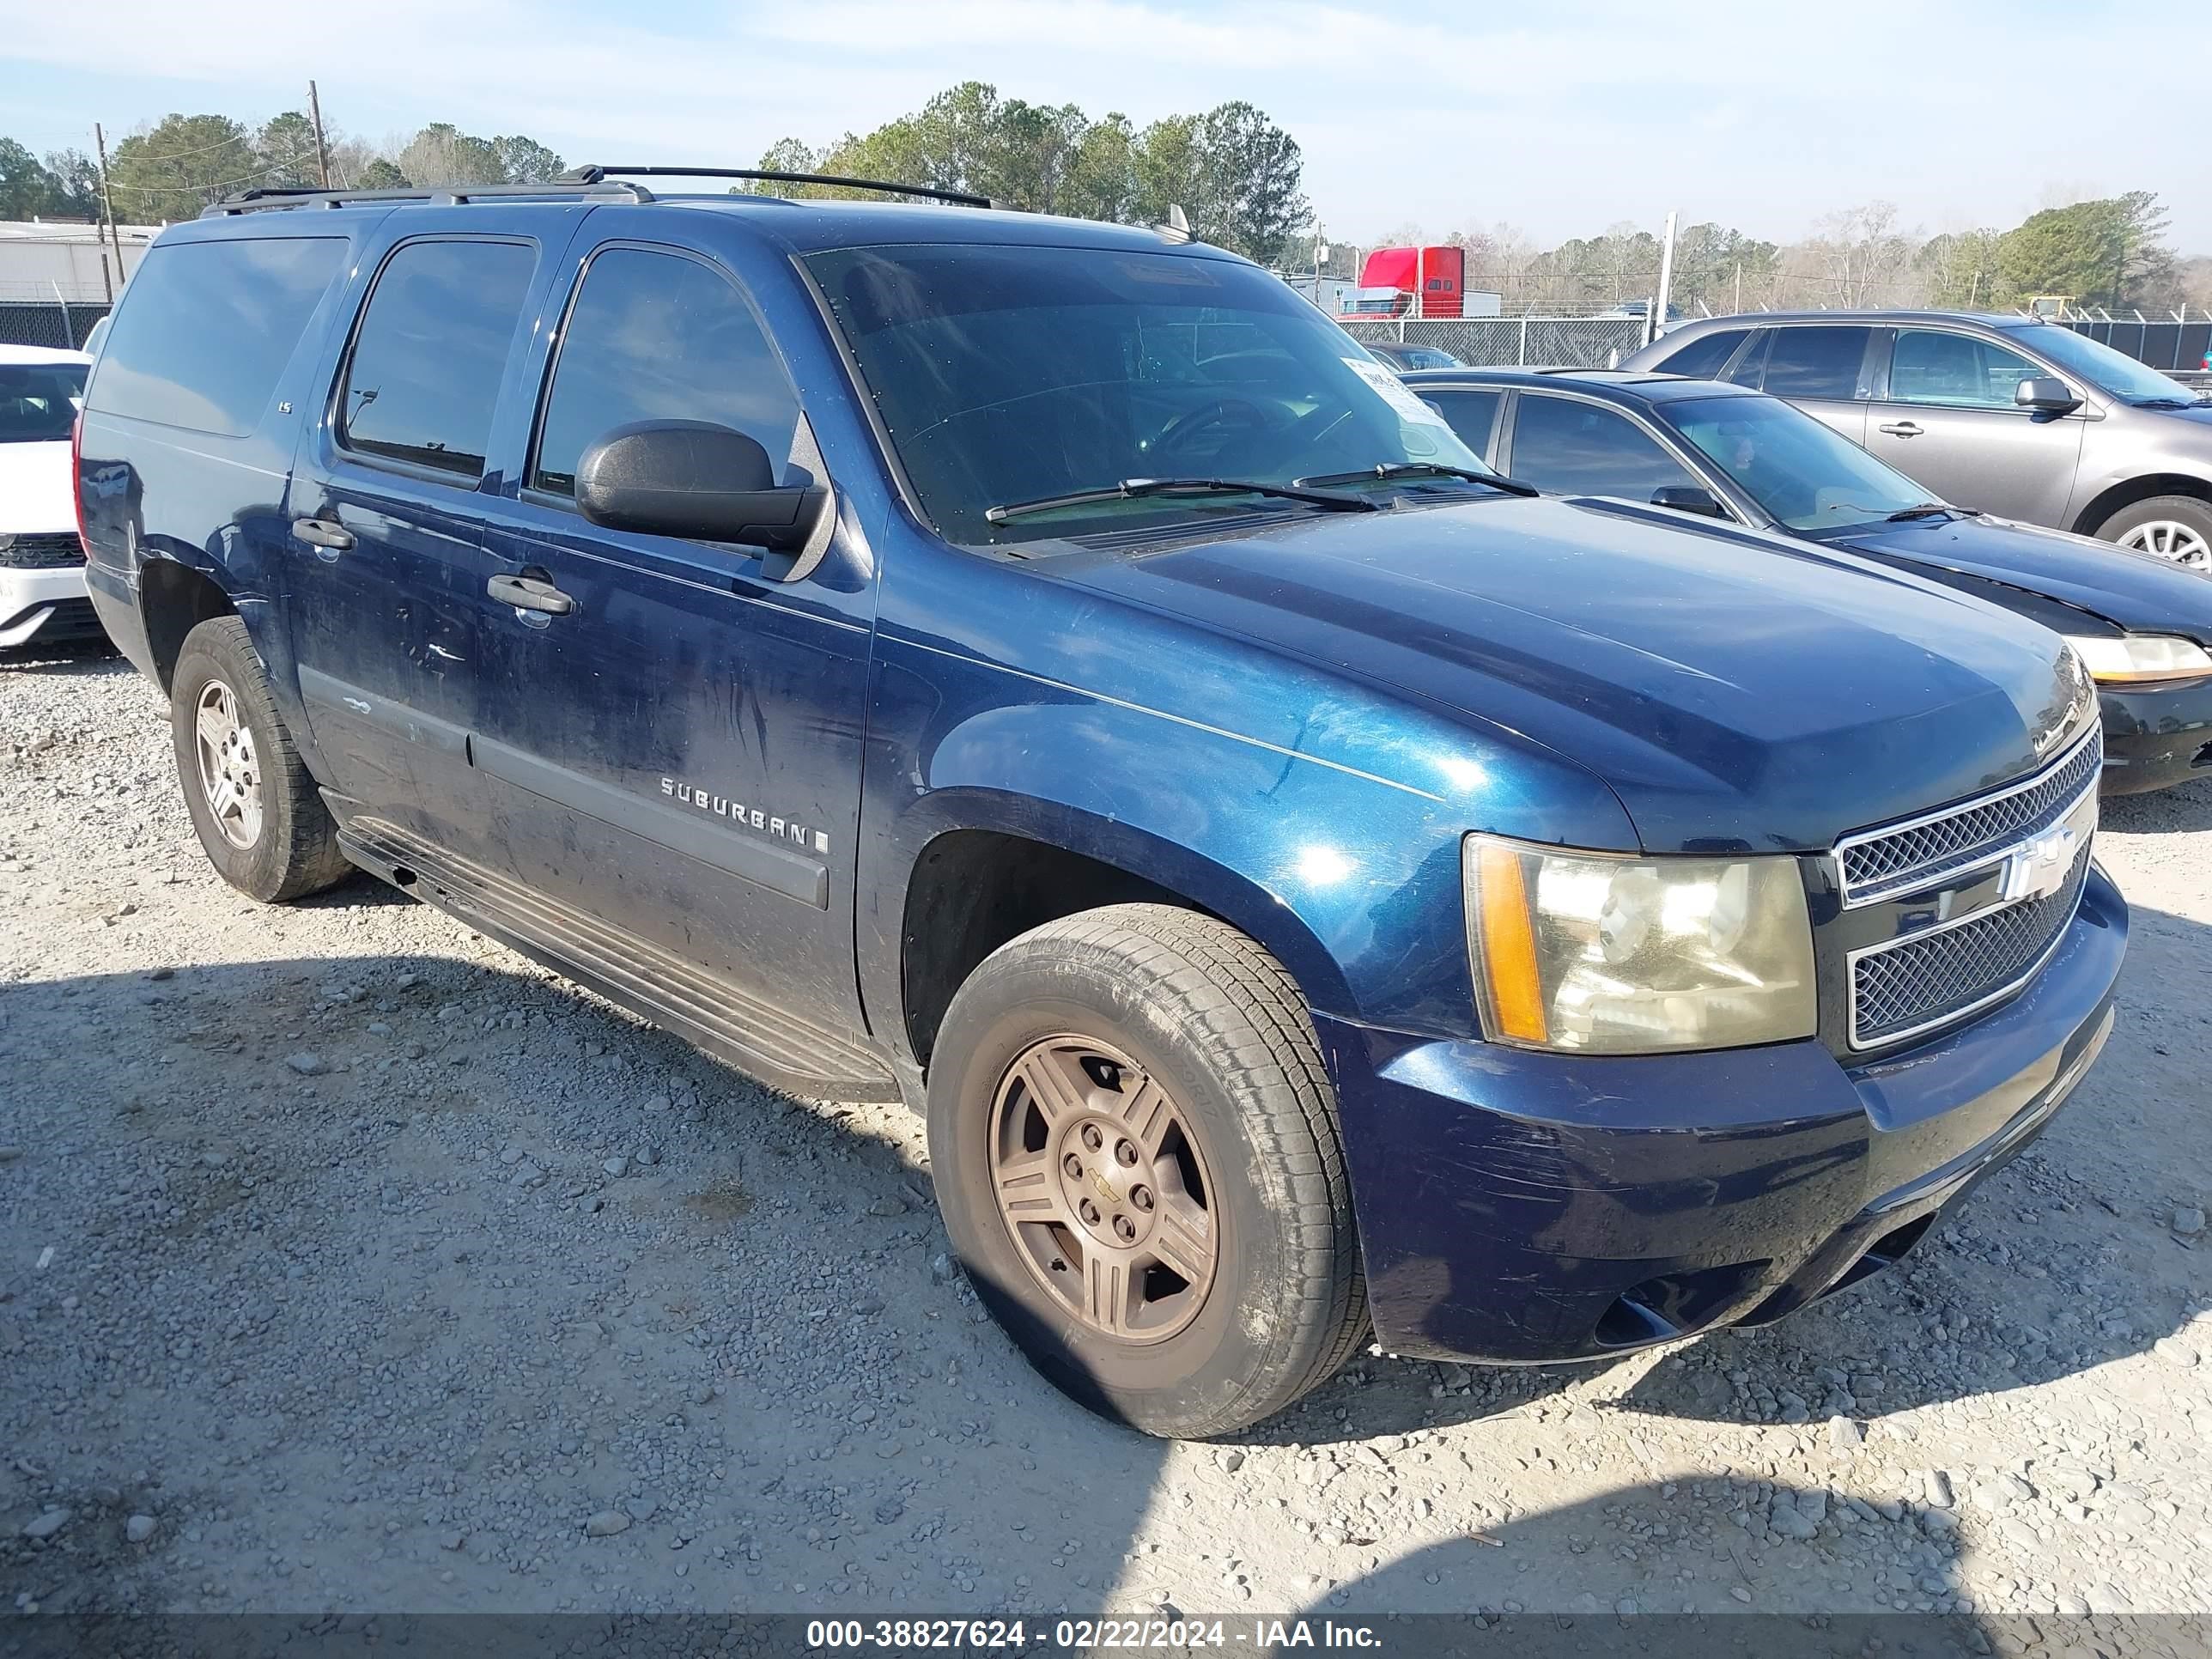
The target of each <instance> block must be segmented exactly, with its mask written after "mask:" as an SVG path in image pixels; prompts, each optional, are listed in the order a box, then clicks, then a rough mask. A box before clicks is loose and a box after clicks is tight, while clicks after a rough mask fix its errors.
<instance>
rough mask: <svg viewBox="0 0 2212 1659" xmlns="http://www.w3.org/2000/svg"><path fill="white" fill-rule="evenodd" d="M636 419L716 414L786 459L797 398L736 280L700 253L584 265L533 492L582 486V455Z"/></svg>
mask: <svg viewBox="0 0 2212 1659" xmlns="http://www.w3.org/2000/svg"><path fill="white" fill-rule="evenodd" d="M633 421H711V422H714V423H715V424H716V425H718V426H727V427H734V428H737V429H738V431H740V432H742V433H744V434H745V435H746V436H748V437H750V438H754V439H757V440H758V441H759V443H760V446H761V447H762V448H763V449H765V450H767V451H768V454H769V460H771V461H772V462H775V464H776V465H777V466H778V467H779V468H780V467H781V465H782V464H783V462H784V460H785V459H786V458H787V457H788V456H789V455H790V453H791V440H792V435H793V432H794V431H795V430H796V429H797V428H798V425H799V397H798V394H797V393H796V392H793V389H792V385H791V381H790V379H789V377H788V376H787V375H786V374H784V372H783V365H782V364H781V362H778V361H777V359H776V356H775V351H774V349H772V348H771V347H770V346H769V343H768V337H767V336H766V335H764V334H763V332H762V331H761V326H760V325H759V324H758V323H757V322H756V321H755V320H754V319H753V313H752V312H751V310H750V308H749V307H747V306H746V304H745V302H744V300H743V299H741V298H740V297H739V296H738V291H737V289H734V288H732V286H731V285H730V283H729V280H728V279H727V278H726V277H725V276H722V275H721V274H720V272H719V271H716V270H711V269H709V268H708V266H706V265H703V264H700V263H699V262H698V261H697V260H696V259H687V258H681V257H680V256H678V255H676V254H672V253H649V252H645V251H644V250H643V249H641V248H627V247H616V248H609V249H607V250H606V251H605V252H602V253H601V254H599V256H598V257H597V258H594V259H593V260H592V263H591V267H590V269H589V270H586V272H585V273H584V286H583V289H582V291H581V292H580V293H579V294H578V295H577V296H576V303H575V305H574V307H572V308H571V310H570V311H569V313H568V330H567V332H566V333H565V334H564V335H563V336H562V342H561V356H560V360H559V361H558V362H556V364H555V365H554V369H553V387H552V391H551V392H550V394H549V395H548V397H547V398H546V400H545V422H544V428H543V431H542V434H541V435H540V437H539V439H538V460H537V465H536V467H535V469H534V470H533V471H532V473H531V477H530V482H531V485H532V488H533V489H544V490H550V491H551V492H552V493H553V494H555V495H574V494H575V493H576V463H577V460H578V459H580V457H581V456H582V454H583V453H584V451H585V450H586V449H588V448H590V447H591V446H592V445H593V444H594V443H596V442H598V441H599V440H600V439H601V438H603V437H605V435H607V434H608V433H609V432H611V431H612V430H613V429H614V428H616V427H618V426H626V425H628V424H629V422H633Z"/></svg>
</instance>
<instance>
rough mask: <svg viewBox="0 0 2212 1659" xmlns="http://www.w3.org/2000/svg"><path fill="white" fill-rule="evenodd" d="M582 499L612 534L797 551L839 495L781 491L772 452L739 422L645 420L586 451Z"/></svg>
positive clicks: (580, 471)
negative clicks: (740, 427) (735, 425)
mask: <svg viewBox="0 0 2212 1659" xmlns="http://www.w3.org/2000/svg"><path fill="white" fill-rule="evenodd" d="M576 505H577V507H579V508H580V509H581V511H582V513H583V514H584V516H585V517H586V518H587V519H589V520H591V521H592V523H593V524H596V525H604V526H606V528H608V529H609V530H631V531H636V532H639V533H641V534H643V535H647V536H678V537H681V538H683V539H684V540H685V541H693V542H738V543H740V544H744V545H745V546H748V547H764V548H767V549H768V550H769V551H771V552H775V553H797V552H799V550H802V549H803V548H805V546H806V545H807V544H808V543H809V542H811V541H812V540H813V539H814V538H815V536H816V534H817V532H818V531H820V530H821V529H822V527H823V521H824V520H825V519H826V518H827V516H828V514H829V510H830V495H829V487H828V486H827V485H825V484H793V485H787V486H784V487H781V488H779V487H778V486H777V484H776V482H775V465H774V464H773V463H771V462H770V461H769V458H768V451H766V450H765V449H763V448H762V447H761V446H760V443H759V441H757V439H754V438H750V437H748V436H746V435H745V434H744V433H742V432H739V431H737V430H735V429H734V428H730V427H726V426H717V425H715V424H714V422H711V421H639V422H634V423H633V424H631V425H629V426H618V427H617V428H615V429H614V430H613V431H611V432H610V433H608V434H607V435H605V437H603V438H601V439H600V440H599V441H598V442H597V443H595V444H593V445H592V446H591V447H590V448H588V449H586V451H585V452H584V453H583V457H582V459H580V460H579V461H578V462H577V463H576Z"/></svg>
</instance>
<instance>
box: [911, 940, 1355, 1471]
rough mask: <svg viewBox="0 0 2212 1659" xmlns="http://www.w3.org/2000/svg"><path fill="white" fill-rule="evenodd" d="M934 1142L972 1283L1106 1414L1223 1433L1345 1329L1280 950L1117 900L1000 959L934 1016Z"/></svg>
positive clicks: (1347, 1251) (1342, 1210) (1181, 1431)
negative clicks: (938, 1026)
mask: <svg viewBox="0 0 2212 1659" xmlns="http://www.w3.org/2000/svg"><path fill="white" fill-rule="evenodd" d="M929 1140H930V1160H931V1164H932V1168H933V1174H934V1176H935V1177H936V1181H937V1184H938V1190H939V1203H940V1205H941V1206H942V1208H943V1212H944V1215H945V1226H946V1229H947V1231H949V1232H950V1234H951V1238H952V1243H953V1245H954V1248H955V1249H957V1251H958V1253H959V1255H960V1258H961V1260H962V1261H963V1264H964V1265H965V1266H966V1267H967V1268H968V1271H969V1277H970V1278H971V1279H973V1281H974V1282H975V1286H976V1289H977V1291H978V1293H979V1294H980V1295H981V1297H982V1298H983V1300H984V1302H985V1304H987V1306H988V1307H989V1308H990V1310H991V1311H992V1312H993V1313H994V1315H996V1316H997V1317H998V1319H999V1320H1000V1323H1001V1324H1003V1325H1004V1326H1005V1327H1006V1330H1007V1332H1008V1334H1011V1335H1012V1337H1013V1339H1014V1340H1015V1342H1016V1343H1017V1344H1018V1346H1020V1347H1021V1349H1022V1351H1023V1352H1024V1353H1025V1354H1026V1355H1027V1356H1028V1357H1029V1358H1030V1363H1031V1364H1034V1365H1036V1368H1037V1369H1038V1370H1041V1371H1042V1372H1043V1373H1044V1375H1045V1376H1047V1377H1048V1378H1050V1379H1051V1380H1052V1381H1053V1382H1054V1383H1056V1384H1058V1385H1059V1386H1060V1388H1061V1389H1065V1390H1066V1392H1067V1393H1069V1394H1070V1395H1073V1396H1074V1397H1075V1398H1076V1399H1077V1400H1079V1401H1081V1402H1082V1403H1083V1404H1085V1405H1086V1406H1088V1407H1091V1409H1092V1410H1094V1411H1097V1412H1099V1413H1103V1415H1106V1416H1108V1417H1110V1418H1113V1419H1116V1420H1118V1421H1121V1422H1124V1423H1127V1424H1129V1425H1133V1426H1134V1427H1136V1428H1139V1429H1142V1430H1144V1431H1146V1432H1148V1433H1152V1434H1162V1435H1173V1436H1181V1437H1196V1436H1205V1435H1213V1434H1225V1433H1230V1432H1232V1431H1236V1430H1237V1429H1241V1428H1244V1427H1247V1426H1249V1425H1251V1424H1253V1423H1255V1422H1257V1421H1259V1420H1260V1419H1262V1418H1265V1417H1268V1416H1271V1415H1273V1413H1276V1412H1278V1411H1280V1410H1281V1409H1282V1408H1283V1407H1285V1406H1288V1405H1289V1404H1291V1402H1292V1401H1295V1400H1297V1398H1298V1397H1299V1396H1300V1395H1303V1394H1304V1393H1305V1392H1306V1391H1307V1390H1308V1389H1311V1388H1313V1387H1314V1386H1315V1385H1316V1383H1320V1382H1322V1380H1323V1379H1324V1378H1326V1377H1328V1376H1329V1375H1330V1374H1331V1373H1332V1372H1334V1370H1336V1369H1337V1367H1338V1366H1340V1364H1343V1362H1344V1360H1345V1358H1346V1356H1347V1355H1348V1354H1349V1353H1350V1352H1352V1348H1353V1347H1354V1346H1357V1344H1358V1341H1359V1340H1360V1339H1361V1337H1362V1336H1363V1335H1364V1333H1365V1330H1366V1296H1365V1290H1364V1285H1363V1284H1362V1282H1361V1279H1360V1275H1359V1265H1358V1241H1357V1238H1356V1237H1355V1233H1354V1229H1353V1225H1352V1206H1351V1194H1350V1191H1349V1187H1348V1183H1347V1181H1346V1174H1345V1168H1344V1158H1343V1151H1342V1147H1341V1145H1340V1140H1339V1137H1338V1133H1337V1127H1336V1115H1335V1102H1334V1095H1333V1093H1332V1091H1331V1090H1330V1088H1329V1084H1328V1075H1327V1073H1326V1072H1325V1071H1324V1070H1323V1068H1322V1061H1321V1054H1320V1049H1319V1046H1318V1044H1317V1042H1316V1040H1315V1036H1314V1032H1313V1024H1312V1021H1311V1020H1310V1018H1309V1017H1308V1015H1307V1013H1306V1011H1305V1006H1304V1002H1303V1000H1301V999H1300V997H1299V996H1298V994H1297V987H1295V985H1294V984H1293V983H1292V982H1291V978H1290V975H1288V974H1287V973H1286V972H1285V970H1284V969H1283V967H1282V965H1281V964H1280V963H1278V962H1276V961H1275V959H1274V958H1273V957H1272V956H1270V955H1269V954H1268V953H1267V951H1265V950H1263V949H1262V948H1261V946H1260V945H1257V944H1256V943H1255V942H1254V941H1253V940H1251V939H1248V938H1247V937H1245V936H1244V935H1243V934H1242V933H1237V931H1236V930H1235V929H1234V928H1231V927H1228V926H1226V925H1225V924H1224V923H1222V922H1219V921H1214V920H1212V918H1210V917H1206V916H1201V915H1195V914H1193V913H1191V912H1188V911H1183V910H1177V909H1174V908H1170V907H1167V906H1163V905H1150V904H1131V905H1116V906H1113V907H1110V908H1105V909H1099V910H1092V911H1087V912H1085V913H1083V914H1082V915H1076V916H1071V917H1068V918H1066V919H1065V920H1063V921H1056V922H1051V923H1048V924H1047V925H1046V926H1044V927H1039V928H1037V929H1036V930H1035V931H1033V932H1031V933H1025V934H1024V935H1022V936H1021V937H1020V938H1019V939H1015V940H1013V941H1012V943H1010V944H1008V945H1006V946H1004V947H1003V948H1001V949H1000V951H997V952H996V953H994V955H993V956H992V957H989V958H988V959H987V960H986V961H985V962H984V963H983V964H982V965H981V967H979V968H978V969H976V970H975V973H974V974H973V975H971V976H970V977H969V980H968V981H967V983H966V984H964V985H963V986H962V987H961V989H960V992H959V994H958V995H957V996H956V997H955V998H954V999H953V1002H952V1006H951V1009H950V1010H949V1011H948V1012H947V1013H946V1016H945V1024H944V1027H943V1029H942V1030H941V1032H940V1034H939V1039H938V1042H937V1047H936V1052H935V1054H934V1055H933V1061H932V1066H931V1073H930V1084H929Z"/></svg>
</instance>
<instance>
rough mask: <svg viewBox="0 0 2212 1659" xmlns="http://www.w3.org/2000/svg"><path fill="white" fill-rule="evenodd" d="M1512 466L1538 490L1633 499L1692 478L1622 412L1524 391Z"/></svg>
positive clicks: (1515, 473) (1515, 424) (1515, 429)
mask: <svg viewBox="0 0 2212 1659" xmlns="http://www.w3.org/2000/svg"><path fill="white" fill-rule="evenodd" d="M1512 470H1513V476H1514V477H1516V478H1525V479H1527V480H1528V482H1529V483H1532V484H1534V485H1535V486H1536V487H1537V488H1538V489H1548V490H1556V491H1558V492H1559V493H1560V494H1562V495H1618V496H1620V497H1622V498H1623V499H1624V500H1626V501H1650V499H1651V492H1652V491H1653V490H1655V489H1660V488H1661V487H1662V486H1663V485H1667V484H1695V483H1697V480H1696V479H1695V478H1692V477H1691V476H1690V475H1689V473H1688V472H1687V471H1685V470H1684V468H1683V467H1682V465H1681V464H1680V462H1678V461H1676V460H1674V459H1672V458H1671V457H1670V456H1669V455H1668V453H1667V452H1666V451H1665V450H1663V449H1662V448H1661V447H1659V445H1658V443H1657V442H1656V441H1655V440H1654V439H1653V438H1651V437H1650V435H1648V434H1646V433H1645V432H1644V431H1643V430H1641V429H1640V428H1638V426H1637V425H1636V423H1635V422H1632V421H1631V420H1630V419H1629V418H1628V417H1627V416H1625V415H1621V414H1619V413H1616V412H1615V411H1614V410H1610V409H1601V408H1599V407H1598V406H1597V405H1596V404H1584V403H1577V402H1574V401H1573V400H1571V399H1570V398H1547V397H1545V396H1543V395H1541V393H1534V392H1522V394H1521V403H1520V412H1519V413H1518V414H1517V415H1516V416H1514V418H1513V469H1512Z"/></svg>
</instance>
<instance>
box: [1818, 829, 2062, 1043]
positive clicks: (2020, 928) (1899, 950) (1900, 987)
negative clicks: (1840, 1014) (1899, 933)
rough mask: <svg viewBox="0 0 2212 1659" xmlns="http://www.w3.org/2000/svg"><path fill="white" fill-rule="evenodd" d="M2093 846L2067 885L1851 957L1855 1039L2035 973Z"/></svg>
mask: <svg viewBox="0 0 2212 1659" xmlns="http://www.w3.org/2000/svg"><path fill="white" fill-rule="evenodd" d="M2088 875H2089V848H2088V847H2087V844H2086V842H2085V844H2084V845H2083V846H2082V848H2081V851H2080V852H2079V853H2077V854H2075V859H2074V865H2073V868H2072V869H2071V870H2069V872H2067V877H2066V881H2065V884H2063V886H2061V887H2059V888H2057V889H2056V890H2054V891H2051V892H2050V893H2046V894H2045V895H2044V896H2042V897H2040V898H2033V899H2028V900H2026V901H2024V902H2021V903H2018V904H2007V905H2002V906H1999V907H1997V908H1994V909H1988V910H1982V911H1978V912H1977V913H1976V914H1975V915H1972V916H1971V917H1969V918H1968V919H1967V920H1966V921H1963V922H1960V923H1959V924H1958V925H1957V926H1956V927H1945V928H1940V929H1937V930H1935V931H1933V932H1929V933H1920V934H1917V935H1914V936H1911V937H1909V938H1906V939H1900V940H1899V941H1898V942H1897V943H1896V944H1894V945H1882V946H1880V947H1878V948H1876V949H1875V950H1873V951H1867V952H1864V953H1863V954H1861V955H1860V956H1858V957H1857V958H1856V959H1854V960H1853V962H1852V963H1851V1004H1850V1019H1851V1031H1850V1040H1851V1046H1852V1047H1853V1048H1873V1047H1875V1045H1877V1044H1879V1043H1883V1042H1895V1041H1896V1040H1898V1039H1899V1038H1900V1037H1905V1036H1911V1035H1912V1034H1914V1033H1915V1032H1917V1031H1923V1030H1928V1029H1929V1027H1931V1026H1935V1025H1940V1024H1943V1023H1944V1022H1945V1021H1947V1020H1952V1019H1956V1018H1959V1016H1960V1015H1961V1014H1966V1013H1971V1012H1973V1011H1974V1010H1975V1009H1976V1008H1978V1007H1980V1006H1983V1005H1984V1003H1989V1002H1994V1001H1996V1000H1997V999H1998V998H1999V997H2001V996H2003V995H2004V994H2006V993H2007V992H2008V991H2011V990H2013V989H2014V988H2015V987H2018V986H2019V985H2020V984H2021V983H2022V982H2023V981H2025V980H2026V979H2027V977H2028V976H2029V975H2032V974H2033V972H2034V971H2035V969H2036V968H2037V967H2038V966H2039V965H2040V964H2041V963H2042V961H2043V958H2044V957H2045V956H2046V955H2048V954H2049V952H2050V951H2051V946H2052V945H2054V944H2055V943H2057V939H2058V936H2059V935H2060V934H2061V933H2064V932H2065V931H2066V925H2067V923H2068V922H2069V921H2072V920H2073V919H2074V907H2075V905H2076V904H2078V903H2079V902H2081V885H2082V884H2083V883H2084V882H2085V881H2087V879H2088Z"/></svg>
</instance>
